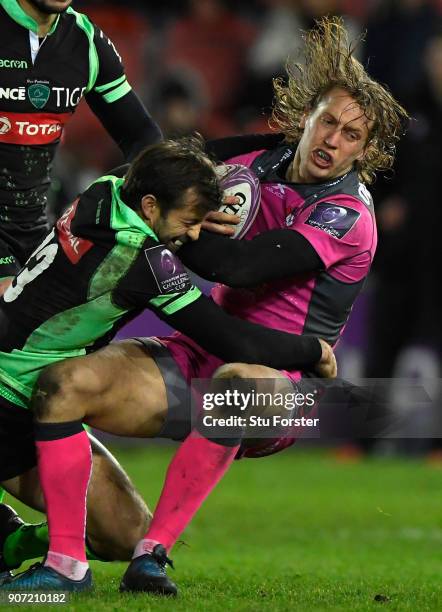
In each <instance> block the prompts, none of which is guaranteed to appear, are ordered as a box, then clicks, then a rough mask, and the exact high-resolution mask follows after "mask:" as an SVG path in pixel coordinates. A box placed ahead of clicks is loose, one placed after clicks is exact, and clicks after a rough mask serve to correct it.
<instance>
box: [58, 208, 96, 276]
mask: <svg viewBox="0 0 442 612" xmlns="http://www.w3.org/2000/svg"><path fill="white" fill-rule="evenodd" d="M79 200H80V199H79V198H77V199H76V200H75V201H74V202H72V204H71V205H70V206H69V208H68V209H67V210H66V212H65V213H64V215H63V216H62V217H60V219H59V220H58V221H57V230H58V239H59V242H60V244H61V248H62V249H63V251H64V253H65V255H66V257H67V258H68V259H69V261H70V262H71V263H73V264H77V263H78V262H79V261H80V259H81V258H82V257H83V255H85V254H86V253H87V252H88V251H89V249H91V248H92V247H93V246H94V244H93V242H91V241H90V240H86V239H85V238H79V237H78V236H74V234H73V233H72V230H71V223H72V219H73V218H74V217H75V213H76V212H77V206H78V202H79Z"/></svg>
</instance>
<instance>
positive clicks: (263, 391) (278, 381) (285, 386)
mask: <svg viewBox="0 0 442 612" xmlns="http://www.w3.org/2000/svg"><path fill="white" fill-rule="evenodd" d="M213 378H214V379H216V380H226V381H230V384H229V386H231V387H233V388H235V386H237V387H238V389H237V390H238V391H240V392H242V393H248V394H249V397H250V402H249V404H248V408H247V411H246V412H247V413H248V414H249V415H254V416H261V417H273V416H276V415H285V414H286V412H285V411H286V407H285V404H286V403H287V402H286V400H287V401H289V398H290V399H291V396H292V395H293V392H294V388H293V383H292V381H291V380H290V379H289V378H287V376H286V374H285V373H284V372H281V371H280V370H275V369H274V368H269V367H267V366H263V365H256V364H247V363H226V364H223V365H222V366H220V367H219V368H218V369H217V370H216V371H215V372H214V374H213ZM246 412H244V414H246Z"/></svg>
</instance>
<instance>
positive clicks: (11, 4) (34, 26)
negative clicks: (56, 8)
mask: <svg viewBox="0 0 442 612" xmlns="http://www.w3.org/2000/svg"><path fill="white" fill-rule="evenodd" d="M0 6H2V7H3V8H4V10H5V11H6V12H7V13H8V15H9V17H11V19H13V20H14V21H16V22H17V23H18V24H19V25H21V26H23V27H24V28H26V29H27V30H31V32H34V34H37V35H38V23H37V22H36V21H35V20H34V19H32V17H30V16H29V15H28V14H27V13H25V11H24V10H23V9H22V7H21V6H20V5H19V3H18V2H17V0H0ZM59 19H60V15H57V18H56V20H55V21H54V23H53V24H52V28H51V29H50V30H49V32H48V34H47V36H50V35H51V34H52V33H53V32H55V28H56V27H57V25H58V21H59Z"/></svg>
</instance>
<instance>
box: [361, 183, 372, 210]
mask: <svg viewBox="0 0 442 612" xmlns="http://www.w3.org/2000/svg"><path fill="white" fill-rule="evenodd" d="M358 193H359V196H360V198H361V200H362V201H363V202H364V204H366V205H367V206H373V198H372V197H371V193H370V192H369V191H368V189H367V187H366V186H365V185H364V183H359V187H358Z"/></svg>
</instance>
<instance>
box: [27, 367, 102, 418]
mask: <svg viewBox="0 0 442 612" xmlns="http://www.w3.org/2000/svg"><path fill="white" fill-rule="evenodd" d="M99 390H100V389H99V384H98V381H97V380H96V376H95V374H94V372H93V371H92V370H91V369H89V368H88V367H85V366H84V365H83V364H81V363H79V360H76V359H73V360H66V361H63V362H59V363H56V364H54V365H51V366H48V367H47V368H45V369H44V370H43V371H42V373H41V374H40V376H39V377H38V379H37V384H36V386H35V390H34V394H33V397H32V402H31V407H32V410H33V412H34V414H35V416H36V418H37V419H48V418H54V419H55V420H56V417H57V416H58V415H59V414H62V415H63V417H64V420H65V419H66V417H69V415H70V413H71V411H72V412H77V411H78V408H79V406H80V405H81V403H82V401H81V400H82V398H85V397H89V399H90V400H91V399H92V398H93V396H94V395H95V394H97V393H98V392H99ZM72 418H73V419H74V418H77V415H76V414H75V415H74V414H72Z"/></svg>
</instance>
